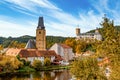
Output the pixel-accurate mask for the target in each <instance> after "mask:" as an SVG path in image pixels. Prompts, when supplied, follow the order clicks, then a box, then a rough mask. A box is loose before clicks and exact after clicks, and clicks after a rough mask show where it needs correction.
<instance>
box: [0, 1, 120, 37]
mask: <svg viewBox="0 0 120 80" xmlns="http://www.w3.org/2000/svg"><path fill="white" fill-rule="evenodd" d="M104 14H107V17H109V18H110V19H113V20H114V22H115V25H120V20H119V19H120V0H0V36H4V37H9V36H13V37H19V36H22V35H31V36H35V35H36V34H35V33H36V32H35V31H36V27H37V24H38V18H39V16H43V17H44V24H45V27H46V31H47V35H53V36H66V37H71V36H75V28H76V27H77V25H79V28H81V32H87V31H89V30H92V29H96V27H101V26H100V25H99V23H100V22H101V21H102V17H103V16H104Z"/></svg>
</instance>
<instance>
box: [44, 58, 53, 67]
mask: <svg viewBox="0 0 120 80" xmlns="http://www.w3.org/2000/svg"><path fill="white" fill-rule="evenodd" d="M50 64H51V62H50V59H49V58H45V60H44V65H45V66H49V65H50Z"/></svg>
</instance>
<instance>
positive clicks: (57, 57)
mask: <svg viewBox="0 0 120 80" xmlns="http://www.w3.org/2000/svg"><path fill="white" fill-rule="evenodd" d="M55 60H56V61H62V60H63V58H62V57H61V56H60V55H57V56H56V58H55Z"/></svg>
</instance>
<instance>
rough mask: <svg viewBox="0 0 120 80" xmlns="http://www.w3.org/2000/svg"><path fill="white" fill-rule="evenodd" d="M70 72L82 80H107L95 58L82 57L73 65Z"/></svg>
mask: <svg viewBox="0 0 120 80" xmlns="http://www.w3.org/2000/svg"><path fill="white" fill-rule="evenodd" d="M70 71H71V73H72V74H73V75H75V77H76V78H77V79H81V80H93V79H96V80H97V79H99V80H103V79H104V80H107V79H106V77H105V76H104V75H103V73H102V71H101V70H100V68H99V66H98V62H97V59H96V58H93V57H86V58H81V57H80V58H79V59H78V60H76V61H74V62H73V63H72V66H71V69H70Z"/></svg>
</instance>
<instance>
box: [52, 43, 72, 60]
mask: <svg viewBox="0 0 120 80" xmlns="http://www.w3.org/2000/svg"><path fill="white" fill-rule="evenodd" d="M50 50H54V51H55V52H56V53H57V54H58V55H60V56H61V57H62V58H63V60H64V61H66V62H67V61H69V60H72V59H73V57H74V53H73V51H72V48H71V47H70V46H67V45H65V44H59V43H55V44H54V45H53V46H52V47H51V48H50Z"/></svg>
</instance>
